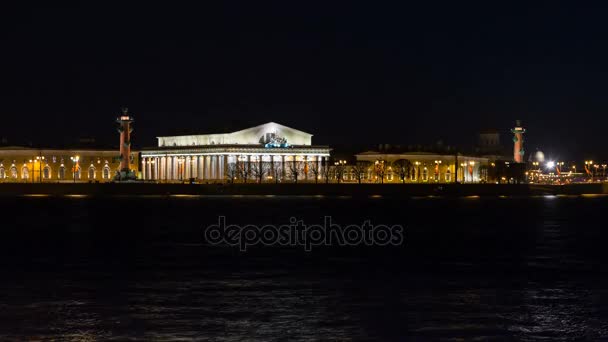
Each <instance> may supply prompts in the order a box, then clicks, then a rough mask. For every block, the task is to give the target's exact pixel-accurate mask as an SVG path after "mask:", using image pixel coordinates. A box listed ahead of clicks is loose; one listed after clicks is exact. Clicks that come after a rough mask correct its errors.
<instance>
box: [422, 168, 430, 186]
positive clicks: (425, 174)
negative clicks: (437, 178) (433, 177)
mask: <svg viewBox="0 0 608 342" xmlns="http://www.w3.org/2000/svg"><path fill="white" fill-rule="evenodd" d="M422 180H423V181H425V182H426V181H428V180H429V170H428V169H427V168H426V167H425V168H424V169H422Z"/></svg>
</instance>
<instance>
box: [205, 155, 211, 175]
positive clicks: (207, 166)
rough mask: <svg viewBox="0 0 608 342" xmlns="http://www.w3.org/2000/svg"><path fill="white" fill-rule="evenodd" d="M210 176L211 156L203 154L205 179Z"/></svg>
mask: <svg viewBox="0 0 608 342" xmlns="http://www.w3.org/2000/svg"><path fill="white" fill-rule="evenodd" d="M209 178H211V156H205V180H208V179H209Z"/></svg>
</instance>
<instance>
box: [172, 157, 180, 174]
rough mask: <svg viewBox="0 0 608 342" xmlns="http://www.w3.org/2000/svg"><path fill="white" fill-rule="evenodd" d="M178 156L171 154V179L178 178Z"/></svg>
mask: <svg viewBox="0 0 608 342" xmlns="http://www.w3.org/2000/svg"><path fill="white" fill-rule="evenodd" d="M178 158H179V156H173V163H172V164H173V165H172V170H173V171H172V174H173V177H172V179H173V180H178V179H179V162H178Z"/></svg>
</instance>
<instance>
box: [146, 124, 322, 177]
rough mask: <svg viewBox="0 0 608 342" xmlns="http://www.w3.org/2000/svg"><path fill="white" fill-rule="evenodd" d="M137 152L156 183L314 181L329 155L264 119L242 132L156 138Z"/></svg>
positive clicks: (309, 136) (299, 135)
mask: <svg viewBox="0 0 608 342" xmlns="http://www.w3.org/2000/svg"><path fill="white" fill-rule="evenodd" d="M157 139H158V146H157V147H155V148H150V149H144V150H142V151H141V163H142V165H141V167H142V169H141V170H142V178H143V179H144V180H155V181H184V180H188V179H195V180H197V181H245V182H246V181H258V182H268V181H273V182H276V181H281V180H284V179H299V180H301V181H310V180H314V179H315V177H318V176H319V174H320V173H321V172H320V170H321V169H322V168H323V167H324V165H325V164H326V161H327V158H329V153H330V149H329V147H327V146H314V145H312V134H309V133H306V132H302V131H299V130H297V129H293V128H290V127H286V126H283V125H280V124H277V123H274V122H269V123H266V124H263V125H259V126H256V127H251V128H247V129H244V130H240V131H236V132H231V133H221V134H202V135H181V136H163V137H157Z"/></svg>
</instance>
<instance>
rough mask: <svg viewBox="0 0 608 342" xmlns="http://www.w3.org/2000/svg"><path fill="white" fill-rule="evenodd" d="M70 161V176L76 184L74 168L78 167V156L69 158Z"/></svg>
mask: <svg viewBox="0 0 608 342" xmlns="http://www.w3.org/2000/svg"><path fill="white" fill-rule="evenodd" d="M70 160H71V161H72V176H73V178H74V183H76V167H77V166H78V161H79V160H80V156H75V157H70Z"/></svg>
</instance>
